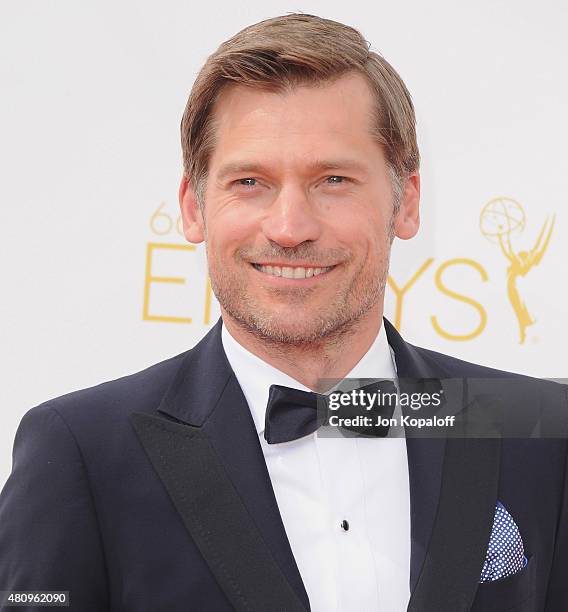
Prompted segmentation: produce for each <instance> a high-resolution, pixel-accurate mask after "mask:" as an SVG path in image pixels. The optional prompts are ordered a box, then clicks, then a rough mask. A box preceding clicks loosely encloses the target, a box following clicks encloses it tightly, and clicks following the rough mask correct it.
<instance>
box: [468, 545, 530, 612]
mask: <svg viewBox="0 0 568 612" xmlns="http://www.w3.org/2000/svg"><path fill="white" fill-rule="evenodd" d="M535 588H536V557H535V556H534V555H533V556H532V557H531V558H530V559H529V560H528V563H527V564H526V565H525V567H523V569H522V570H521V571H520V572H517V573H516V574H513V575H512V576H507V578H501V579H500V580H494V581H493V582H481V583H480V584H479V586H478V588H477V593H476V594H475V599H474V600H473V606H472V607H471V612H537V609H536V601H535Z"/></svg>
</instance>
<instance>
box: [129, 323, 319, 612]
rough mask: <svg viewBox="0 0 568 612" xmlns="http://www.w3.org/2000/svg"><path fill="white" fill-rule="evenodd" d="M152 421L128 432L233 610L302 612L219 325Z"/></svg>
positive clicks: (303, 601) (135, 420) (141, 418)
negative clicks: (134, 435) (142, 450)
mask: <svg viewBox="0 0 568 612" xmlns="http://www.w3.org/2000/svg"><path fill="white" fill-rule="evenodd" d="M158 412H159V413H160V414H161V415H164V416H154V415H147V414H141V413H134V414H133V415H132V418H131V421H132V424H133V426H134V428H135V430H136V432H137V434H138V437H139V439H140V441H141V443H142V445H143V446H144V448H145V450H146V452H147V454H148V456H149V458H150V460H151V462H152V464H153V465H154V468H155V469H156V472H157V474H158V476H159V477H160V478H161V479H162V481H163V482H164V485H165V487H166V489H167V491H168V493H169V495H170V497H171V498H172V501H173V503H174V505H175V507H176V509H177V511H178V512H179V513H180V515H181V517H182V519H183V521H184V524H185V526H186V528H187V529H188V531H189V532H190V534H191V536H192V538H193V539H194V541H195V542H196V544H197V546H198V547H199V548H200V550H201V553H202V554H203V556H204V558H205V560H206V562H207V563H208V565H209V567H210V568H211V570H212V572H213V573H214V574H215V576H216V578H217V581H218V582H219V584H220V586H221V587H222V588H223V590H224V591H225V593H226V595H227V597H228V598H229V600H230V601H231V603H232V604H233V606H234V607H235V609H237V610H255V611H257V610H258V611H259V612H260V611H262V612H265V611H266V610H270V609H276V608H275V606H276V605H278V609H282V610H289V611H298V612H299V611H305V610H309V609H310V606H309V600H308V596H307V594H306V590H305V588H304V584H303V582H302V579H301V576H300V573H299V571H298V568H297V565H296V562H295V559H294V556H293V554H292V551H291V548H290V544H289V542H288V538H287V536H286V532H285V530H284V526H283V523H282V519H281V516H280V512H279V510H278V505H277V502H276V498H275V496H274V491H273V489H272V484H271V482H270V477H269V475H268V471H267V468H266V463H265V461H264V456H263V454H262V449H261V447H260V443H259V440H258V434H257V432H256V429H255V427H254V422H253V420H252V416H251V414H250V410H249V408H248V405H247V403H246V400H245V398H244V395H243V393H242V390H241V388H240V386H239V384H238V382H237V380H236V378H235V376H234V374H233V372H232V369H231V367H230V365H229V363H228V361H227V359H226V356H225V353H224V350H223V347H222V342H221V319H219V321H218V322H217V324H216V325H215V326H214V327H213V328H212V329H211V331H210V332H209V333H208V334H207V335H206V336H205V337H204V338H203V340H202V341H201V342H200V343H199V344H198V345H197V346H196V347H195V348H194V349H193V350H191V351H189V352H188V354H187V356H186V357H185V358H184V361H183V364H182V366H181V367H180V369H179V371H178V373H177V376H176V378H175V379H174V381H173V383H172V385H171V386H170V388H169V390H168V392H167V393H166V395H165V396H164V399H163V401H162V403H161V405H160V407H159V410H158ZM172 419H173V420H172Z"/></svg>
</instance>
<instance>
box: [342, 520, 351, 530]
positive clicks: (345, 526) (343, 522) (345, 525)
mask: <svg viewBox="0 0 568 612" xmlns="http://www.w3.org/2000/svg"><path fill="white" fill-rule="evenodd" d="M341 529H343V531H349V523H348V522H347V521H346V520H345V519H343V520H342V521H341Z"/></svg>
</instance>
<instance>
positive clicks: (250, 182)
mask: <svg viewBox="0 0 568 612" xmlns="http://www.w3.org/2000/svg"><path fill="white" fill-rule="evenodd" d="M236 183H237V185H242V186H243V187H255V185H256V179H255V178H250V177H247V178H242V179H238V180H237V181H236Z"/></svg>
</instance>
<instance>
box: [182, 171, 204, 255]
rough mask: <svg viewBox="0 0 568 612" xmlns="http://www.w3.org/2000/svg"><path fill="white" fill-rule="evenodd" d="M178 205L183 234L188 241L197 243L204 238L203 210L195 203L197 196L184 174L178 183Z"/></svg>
mask: <svg viewBox="0 0 568 612" xmlns="http://www.w3.org/2000/svg"><path fill="white" fill-rule="evenodd" d="M179 207H180V210H181V218H182V221H183V235H184V236H185V238H186V240H187V241H188V242H193V243H194V244H198V243H200V242H203V241H204V240H205V231H204V227H205V224H204V222H203V212H202V211H201V209H200V207H199V204H198V203H197V197H196V195H195V192H194V190H193V189H192V188H191V185H190V184H189V178H188V177H187V176H185V174H184V175H183V176H182V178H181V183H180V185H179Z"/></svg>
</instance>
